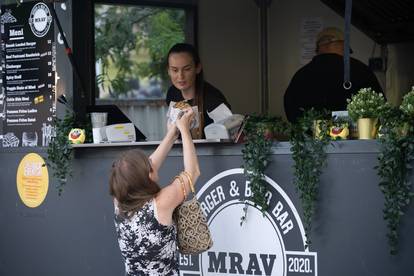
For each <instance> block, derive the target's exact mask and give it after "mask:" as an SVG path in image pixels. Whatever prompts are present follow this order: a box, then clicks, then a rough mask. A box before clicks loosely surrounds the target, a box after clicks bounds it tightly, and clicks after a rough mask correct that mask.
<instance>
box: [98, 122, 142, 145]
mask: <svg viewBox="0 0 414 276" xmlns="http://www.w3.org/2000/svg"><path fill="white" fill-rule="evenodd" d="M99 132H100V135H101V141H102V142H108V143H117V142H135V140H136V136H135V127H134V124H132V123H123V124H113V125H109V126H104V127H101V128H99Z"/></svg>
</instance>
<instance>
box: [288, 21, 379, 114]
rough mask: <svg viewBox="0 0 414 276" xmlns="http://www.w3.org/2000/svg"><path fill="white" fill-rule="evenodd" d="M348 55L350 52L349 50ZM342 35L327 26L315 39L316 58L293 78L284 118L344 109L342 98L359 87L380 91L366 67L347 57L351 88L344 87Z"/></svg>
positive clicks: (344, 99) (373, 75) (355, 91)
mask: <svg viewBox="0 0 414 276" xmlns="http://www.w3.org/2000/svg"><path fill="white" fill-rule="evenodd" d="M351 53H352V51H351ZM343 54H344V34H343V32H342V31H341V30H339V29H337V28H334V27H329V28H326V29H324V30H322V31H321V32H320V33H319V34H318V37H317V40H316V56H315V57H314V58H313V59H312V60H311V62H309V63H308V64H306V65H305V66H303V67H302V68H300V69H299V70H298V71H297V72H296V73H295V75H294V76H293V78H292V80H291V81H290V84H289V86H288V88H287V90H286V92H285V96H284V107H285V113H286V116H287V119H288V120H289V121H290V122H295V121H296V120H297V119H298V118H299V117H301V116H302V113H303V111H302V110H301V109H304V110H307V109H310V108H312V107H313V108H315V109H317V110H322V109H327V110H330V111H337V110H346V105H347V101H346V99H348V98H351V96H352V95H354V94H356V93H357V92H358V90H359V89H361V88H368V87H371V88H372V89H373V90H374V91H376V92H377V93H383V90H382V88H381V86H380V84H379V82H378V80H377V78H376V76H375V74H374V73H373V72H372V71H371V70H370V69H369V68H368V66H367V65H365V64H364V63H362V62H361V61H359V60H357V59H354V58H350V61H349V62H350V81H351V84H352V85H351V88H350V89H345V88H344V61H343Z"/></svg>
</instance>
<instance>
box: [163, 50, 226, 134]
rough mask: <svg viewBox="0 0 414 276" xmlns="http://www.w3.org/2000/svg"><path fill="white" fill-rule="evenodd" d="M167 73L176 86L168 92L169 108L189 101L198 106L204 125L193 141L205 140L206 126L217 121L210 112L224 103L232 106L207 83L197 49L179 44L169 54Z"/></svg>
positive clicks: (200, 126) (200, 120) (200, 125)
mask: <svg viewBox="0 0 414 276" xmlns="http://www.w3.org/2000/svg"><path fill="white" fill-rule="evenodd" d="M167 70H168V75H169V76H170V79H171V83H172V86H171V87H170V88H169V89H168V92H167V97H166V102H167V105H170V102H171V101H173V102H180V101H183V100H187V101H188V103H189V104H190V105H192V106H197V107H198V111H199V122H200V124H199V128H198V130H197V132H196V133H194V132H193V138H195V139H199V138H203V137H204V132H203V130H204V127H205V126H207V125H209V124H211V123H212V122H213V120H212V119H211V118H210V117H209V115H208V113H210V112H212V111H213V110H214V109H215V108H216V107H218V106H219V105H220V104H222V103H223V104H225V105H226V106H227V107H228V108H229V109H231V106H230V104H229V103H228V102H227V100H226V98H225V97H224V95H223V93H221V92H220V90H218V89H217V88H215V87H214V86H213V85H211V84H210V83H208V82H206V81H204V79H203V68H202V65H201V61H200V56H199V55H198V52H197V50H196V49H195V48H194V46H192V45H190V44H187V43H178V44H175V45H174V46H173V47H172V48H171V49H170V50H169V52H168V56H167ZM207 112H208V113H207Z"/></svg>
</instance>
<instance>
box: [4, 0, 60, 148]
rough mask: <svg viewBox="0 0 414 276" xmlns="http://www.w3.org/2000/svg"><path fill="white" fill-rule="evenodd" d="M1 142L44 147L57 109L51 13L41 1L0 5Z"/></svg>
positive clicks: (5, 145)
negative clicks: (0, 42) (0, 43)
mask: <svg viewBox="0 0 414 276" xmlns="http://www.w3.org/2000/svg"><path fill="white" fill-rule="evenodd" d="M1 36H2V45H1V51H2V68H3V74H2V79H3V87H2V96H0V99H1V98H2V100H1V101H2V105H1V106H0V120H2V124H0V126H1V125H2V129H0V137H1V138H2V139H1V140H2V141H1V147H36V146H47V145H48V144H49V142H50V139H51V136H52V134H53V133H52V131H53V128H52V120H53V116H55V113H56V104H55V72H56V44H55V42H54V30H53V18H52V16H51V13H50V10H49V7H48V6H47V5H46V4H44V3H42V2H30V3H23V4H21V5H19V6H16V5H7V6H2V7H1Z"/></svg>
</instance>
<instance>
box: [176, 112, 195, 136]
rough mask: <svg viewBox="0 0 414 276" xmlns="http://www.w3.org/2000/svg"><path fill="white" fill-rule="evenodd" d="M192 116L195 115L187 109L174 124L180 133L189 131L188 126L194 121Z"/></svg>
mask: <svg viewBox="0 0 414 276" xmlns="http://www.w3.org/2000/svg"><path fill="white" fill-rule="evenodd" d="M194 116H195V113H194V111H193V109H192V108H190V107H189V108H186V109H184V110H183V115H182V116H181V118H179V119H177V121H176V122H175V124H176V125H177V128H178V129H179V130H180V132H182V131H185V130H189V129H190V125H191V122H192V121H193V119H194Z"/></svg>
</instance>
